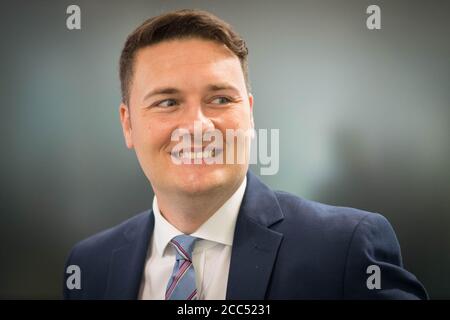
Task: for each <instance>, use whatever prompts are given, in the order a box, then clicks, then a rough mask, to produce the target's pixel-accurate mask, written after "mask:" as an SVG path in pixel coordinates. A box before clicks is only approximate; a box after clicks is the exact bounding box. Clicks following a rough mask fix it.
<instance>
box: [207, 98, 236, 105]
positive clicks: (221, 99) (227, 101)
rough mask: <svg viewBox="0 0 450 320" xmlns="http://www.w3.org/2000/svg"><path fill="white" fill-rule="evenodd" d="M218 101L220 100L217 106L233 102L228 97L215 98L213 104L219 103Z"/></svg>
mask: <svg viewBox="0 0 450 320" xmlns="http://www.w3.org/2000/svg"><path fill="white" fill-rule="evenodd" d="M217 100H219V102H218V103H217V104H227V103H230V102H232V101H231V99H230V98H227V97H217V98H214V100H212V102H213V103H214V101H217Z"/></svg>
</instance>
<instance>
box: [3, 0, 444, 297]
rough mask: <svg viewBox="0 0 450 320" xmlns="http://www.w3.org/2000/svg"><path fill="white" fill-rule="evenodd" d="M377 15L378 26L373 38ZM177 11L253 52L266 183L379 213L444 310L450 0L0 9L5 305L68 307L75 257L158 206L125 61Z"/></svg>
mask: <svg viewBox="0 0 450 320" xmlns="http://www.w3.org/2000/svg"><path fill="white" fill-rule="evenodd" d="M70 4H77V5H79V6H80V7H81V25H82V29H81V30H79V31H69V30H67V28H66V18H67V14H66V8H67V6H68V5H70ZM370 4H377V5H379V6H380V7H381V24H382V29H381V30H375V31H370V30H368V29H367V28H366V18H367V16H368V15H367V14H366V8H367V7H368V6H369V5H370ZM181 8H199V9H205V10H208V11H211V12H213V13H215V14H216V15H218V16H219V17H221V18H223V19H224V20H226V21H228V22H229V23H231V24H232V25H233V26H234V27H235V29H236V30H237V31H238V32H239V33H240V34H241V35H242V36H243V37H244V38H245V39H246V41H247V45H248V47H249V49H250V56H249V64H250V78H251V81H252V87H253V94H254V96H255V108H254V115H255V121H256V125H257V127H258V128H278V129H280V140H281V146H280V170H279V172H278V174H277V175H274V176H263V177H262V178H263V180H264V181H266V182H267V183H268V184H270V185H271V186H272V187H273V188H275V189H283V190H287V191H290V192H292V193H295V194H297V195H300V196H302V197H305V198H309V199H312V200H316V201H321V202H325V203H329V204H334V205H342V206H352V207H358V208H362V209H365V210H370V211H375V212H379V213H382V214H383V215H384V216H386V217H387V218H388V219H389V220H390V222H391V223H392V225H393V227H394V229H395V230H396V232H397V236H398V238H399V241H400V244H401V247H402V252H403V258H404V263H405V267H406V268H407V269H408V270H410V271H412V272H413V273H414V274H415V275H416V276H417V277H418V278H419V279H420V280H421V281H422V282H423V284H424V285H425V286H426V288H427V290H428V292H429V294H430V296H431V298H434V299H439V298H450V196H449V195H450V183H449V181H450V170H449V164H450V143H449V141H448V140H449V139H448V137H449V136H450V43H449V34H450V26H449V23H448V13H449V12H450V2H449V1H438V0H435V1H398V0H397V1H376V0H371V1H366V0H353V1H333V0H329V1H324V0H320V1H318V0H314V1H313V0H310V1H298V0H297V1H276V2H275V1H270V2H269V1H267V2H264V1H245V0H244V1H149V0H147V1H56V0H55V1H16V0H14V1H13V0H8V1H1V11H0V14H1V19H0V24H1V25H0V39H1V51H0V61H1V72H0V97H1V118H0V123H1V125H0V139H1V146H2V151H1V158H0V170H1V180H0V181H1V182H0V188H1V201H0V205H1V213H0V215H1V217H0V228H1V229H0V235H1V241H0V298H21V299H22V298H31V299H36V298H46V299H47V298H49V299H59V298H60V297H61V287H62V281H61V279H62V275H63V265H64V261H65V258H66V255H67V253H68V251H69V250H70V248H71V247H72V246H73V245H74V244H75V243H76V242H77V241H79V240H81V239H83V238H85V237H87V236H89V235H92V234H94V233H96V232H98V231H100V230H103V229H105V228H109V227H111V226H113V225H115V224H117V223H119V222H121V221H123V220H125V219H127V218H128V217H130V216H132V215H134V214H136V213H138V212H140V211H142V210H145V209H147V208H149V207H150V206H151V201H152V191H151V188H150V186H149V183H148V182H147V181H146V178H145V176H144V175H143V173H142V172H141V170H140V168H139V165H138V162H137V160H136V157H135V155H134V153H133V152H132V151H129V150H127V149H126V148H125V145H124V142H123V138H122V133H121V128H120V123H119V117H118V105H119V103H120V92H119V79H118V58H119V54H120V50H121V48H122V45H123V43H124V41H125V38H126V36H127V35H128V34H129V33H130V32H131V31H132V30H133V29H134V28H135V27H136V26H137V25H139V24H140V23H141V22H142V21H144V20H145V19H146V18H149V17H151V16H154V15H157V14H160V13H163V12H166V11H169V10H172V9H181ZM252 169H253V171H254V172H256V173H258V172H259V170H258V166H253V168H252Z"/></svg>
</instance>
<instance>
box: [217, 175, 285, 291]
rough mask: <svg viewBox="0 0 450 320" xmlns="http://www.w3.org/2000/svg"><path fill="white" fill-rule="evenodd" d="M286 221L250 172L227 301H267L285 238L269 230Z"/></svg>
mask: <svg viewBox="0 0 450 320" xmlns="http://www.w3.org/2000/svg"><path fill="white" fill-rule="evenodd" d="M281 219H283V213H282V211H281V208H280V207H279V205H278V200H277V198H276V196H275V194H274V193H273V191H272V190H270V189H269V188H268V187H267V186H266V185H264V184H263V183H262V182H261V181H260V180H259V179H258V178H257V177H256V176H254V175H253V174H252V173H251V172H250V171H249V172H248V174H247V188H246V191H245V194H244V198H243V200H242V204H241V208H240V211H239V215H238V219H237V221H236V228H235V234H234V240H233V248H232V253H231V261H230V271H229V275H228V286H227V294H226V298H227V300H240V299H256V300H258V299H265V297H266V291H267V287H268V285H269V282H270V275H271V273H272V268H273V265H274V263H275V260H276V257H277V253H278V248H279V246H280V244H281V240H282V238H283V235H282V234H280V233H278V232H276V231H273V230H271V229H269V227H270V226H271V225H273V224H274V223H276V222H277V221H279V220H281Z"/></svg>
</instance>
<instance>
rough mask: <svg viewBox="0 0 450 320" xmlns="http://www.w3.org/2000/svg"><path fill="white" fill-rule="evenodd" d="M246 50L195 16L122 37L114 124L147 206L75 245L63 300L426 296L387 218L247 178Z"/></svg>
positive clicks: (220, 27) (208, 19)
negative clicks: (134, 163) (145, 187)
mask: <svg viewBox="0 0 450 320" xmlns="http://www.w3.org/2000/svg"><path fill="white" fill-rule="evenodd" d="M247 54H248V51H247V47H246V45H245V42H244V41H243V39H242V38H241V37H240V36H239V35H238V34H237V33H236V32H235V31H233V29H232V28H231V27H230V26H229V25H228V24H227V23H225V22H224V21H222V20H220V19H219V18H217V17H216V16H214V15H212V14H210V13H208V12H204V11H199V10H180V11H176V12H170V13H166V14H163V15H161V16H157V17H154V18H151V19H149V20H147V21H145V22H144V23H143V24H142V25H141V26H139V27H138V28H137V29H136V30H135V31H134V32H133V33H132V34H131V35H130V36H129V37H128V39H127V41H126V43H125V46H124V48H123V51H122V55H121V58H120V80H121V84H122V103H121V105H120V120H121V124H122V128H123V134H124V137H125V142H126V145H127V147H128V148H130V149H134V150H135V152H136V155H137V158H138V160H139V163H140V165H141V167H142V170H143V171H144V173H145V175H146V177H147V178H148V180H149V182H150V184H151V186H152V188H153V190H154V193H155V196H154V199H153V207H152V209H151V210H148V211H145V212H143V213H141V214H139V215H136V216H134V217H132V218H131V219H129V220H127V221H125V222H124V223H122V224H120V225H119V226H116V227H114V228H112V229H109V230H106V231H104V232H102V233H100V234H97V235H94V236H92V237H90V238H88V239H86V240H84V241H81V242H80V243H78V244H77V245H76V246H75V247H74V248H73V249H72V251H71V253H70V255H69V258H68V260H67V264H66V270H67V267H69V266H73V265H75V266H77V267H79V270H80V271H81V272H80V279H79V280H80V285H79V286H73V285H70V282H71V281H72V280H73V279H72V278H71V277H72V276H71V275H70V274H69V273H66V278H65V281H64V297H65V298H67V299H167V300H169V299H182V300H184V299H186V300H189V299H355V298H359V299H377V298H378V299H380V298H381V299H417V298H426V297H427V295H426V292H425V289H424V288H423V286H422V285H421V284H420V283H419V282H418V280H417V279H416V278H415V277H414V275H412V274H411V273H409V272H408V271H406V270H405V269H403V267H402V261H401V254H400V248H399V245H398V242H397V239H396V237H395V233H394V231H393V230H392V227H391V226H390V224H389V222H387V220H386V219H385V218H384V217H382V216H381V215H379V214H376V213H369V212H365V211H362V210H357V209H352V208H346V207H334V206H329V205H325V204H320V203H316V202H312V201H308V200H306V199H302V198H299V197H297V196H294V195H291V194H288V193H285V192H275V191H272V190H271V189H270V188H268V187H267V186H266V185H264V184H263V183H262V182H261V181H260V180H259V179H258V178H257V177H256V176H254V175H253V174H252V173H251V172H250V171H248V154H249V146H250V144H249V142H248V139H245V137H244V139H241V138H242V137H241V136H240V135H241V134H240V133H242V132H251V131H252V129H253V128H254V123H253V96H252V95H251V93H250V86H249V78H248V70H247V69H248V66H247ZM227 131H231V132H234V133H235V135H233V136H232V139H226V137H228V135H227ZM174 133H177V134H174ZM198 133H200V135H199V136H200V137H202V139H196V138H195V137H196V136H198ZM212 136H214V137H215V139H214V140H215V144H214V145H213V147H211V144H209V143H206V142H208V141H211V139H203V138H204V137H210V138H211V137H212ZM174 137H175V139H174ZM179 138H182V139H181V140H182V141H184V142H185V143H184V144H183V148H177V146H179V144H180V139H179ZM217 140H218V141H217ZM205 141H206V142H205ZM186 142H189V143H186ZM242 154H243V155H244V156H243V159H244V161H239V159H238V158H239V155H242ZM225 159H226V160H227V161H225ZM230 159H231V161H229V160H230ZM178 160H180V161H178ZM185 160H188V161H185ZM211 160H217V161H211Z"/></svg>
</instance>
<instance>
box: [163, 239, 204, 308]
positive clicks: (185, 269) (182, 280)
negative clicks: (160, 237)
mask: <svg viewBox="0 0 450 320" xmlns="http://www.w3.org/2000/svg"><path fill="white" fill-rule="evenodd" d="M195 240H197V238H195V237H192V236H188V235H185V234H182V235H179V236H176V237H174V238H173V239H172V240H170V243H171V244H172V246H173V247H174V248H175V249H176V261H175V266H174V267H173V271H172V276H171V277H170V280H169V283H168V284H167V289H166V300H196V299H197V286H196V284H195V270H194V266H193V265H192V250H193V249H194V244H195Z"/></svg>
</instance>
